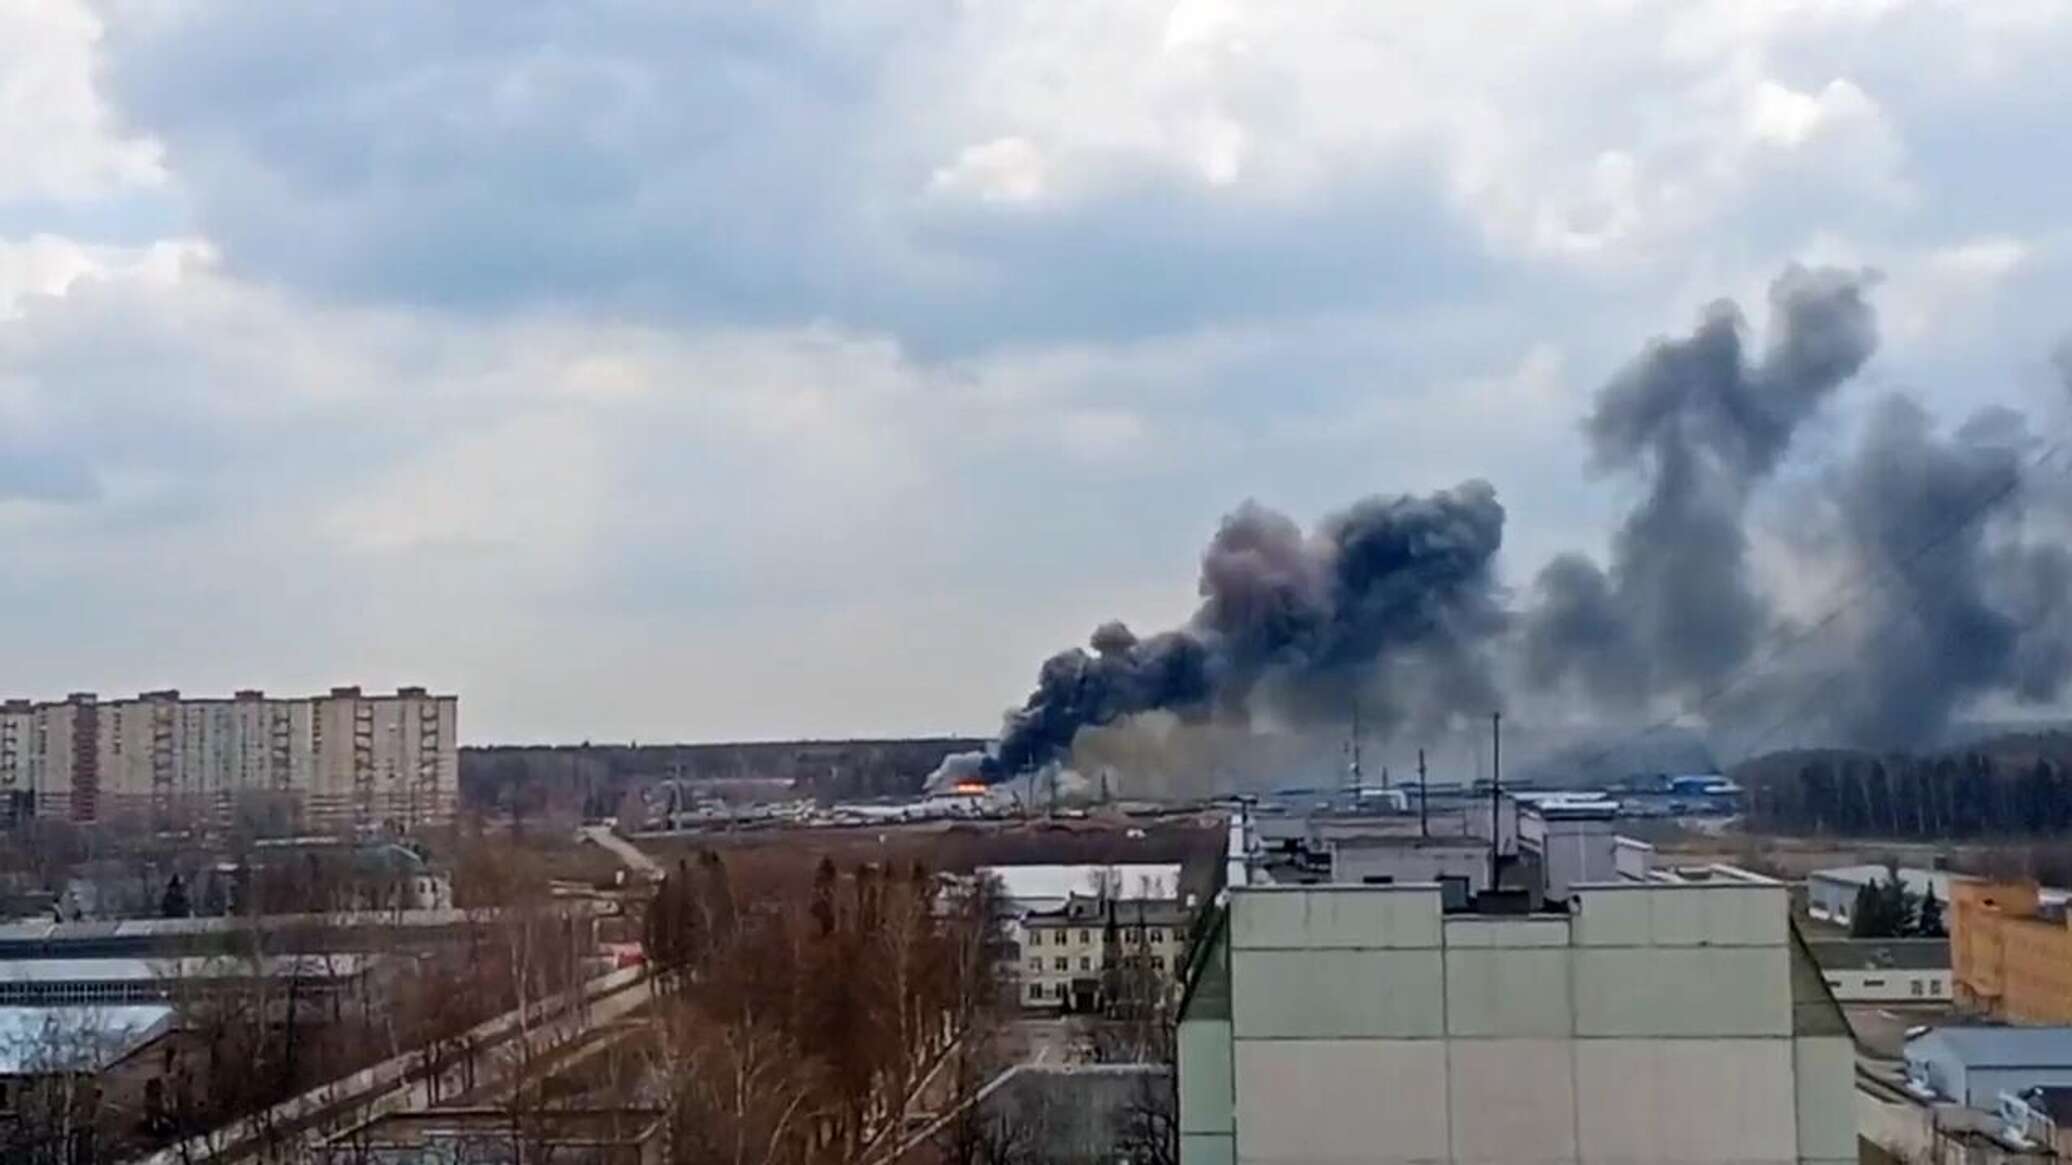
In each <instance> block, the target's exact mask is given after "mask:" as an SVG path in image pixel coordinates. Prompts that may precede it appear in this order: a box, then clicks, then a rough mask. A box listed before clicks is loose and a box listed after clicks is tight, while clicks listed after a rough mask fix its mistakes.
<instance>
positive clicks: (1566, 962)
mask: <svg viewBox="0 0 2072 1165" xmlns="http://www.w3.org/2000/svg"><path fill="white" fill-rule="evenodd" d="M1528 902H1529V900H1527V899H1525V898H1523V897H1522V896H1520V895H1518V894H1515V893H1510V892H1505V893H1499V894H1493V895H1488V896H1485V897H1484V898H1482V899H1480V900H1479V901H1478V902H1477V903H1476V904H1475V905H1474V906H1471V907H1470V908H1468V909H1461V910H1452V911H1449V910H1447V909H1445V908H1444V904H1443V899H1442V895H1441V891H1440V888H1439V887H1437V886H1430V885H1427V886H1415V885H1394V886H1375V885H1315V886H1302V885H1296V886H1272V885H1267V886H1260V885H1236V886H1233V887H1232V888H1231V890H1230V893H1229V895H1228V905H1227V909H1224V910H1222V911H1219V912H1218V915H1217V917H1216V918H1215V920H1214V921H1213V922H1212V923H1211V924H1210V925H1211V926H1213V928H1214V929H1213V932H1212V933H1211V935H1210V936H1209V937H1207V938H1206V939H1205V941H1204V947H1203V949H1202V951H1201V953H1200V954H1199V955H1198V956H1197V957H1196V959H1195V962H1194V964H1193V966H1192V967H1191V968H1190V972H1189V982H1188V984H1187V987H1186V994H1185V997H1184V999H1183V1002H1182V1006H1181V1013H1180V1029H1179V1071H1180V1082H1179V1083H1180V1126H1181V1138H1182V1139H1181V1146H1182V1147H1181V1159H1182V1161H1183V1162H1185V1163H1186V1165H1211V1163H1214V1165H1224V1163H1231V1162H1246V1163H1259V1165H1269V1163H1290V1165H1292V1163H1294V1162H1304V1163H1311V1165H1314V1163H1325V1162H1354V1161H1363V1162H1404V1163H1408V1162H1422V1163H1436V1162H1485V1163H1496V1162H1506V1163H1509V1162H1521V1161H1542V1162H1557V1161H1558V1162H1576V1163H1586V1162H1605V1163H1612V1162H1618V1163H1622V1165H1626V1163H1632V1162H1641V1161H1649V1162H1652V1161H1683V1162H1721V1163H1725V1162H1735V1163H1738V1165H1757V1163H1777V1165H1785V1163H1801V1165H1803V1163H1812V1162H1819V1163H1823V1165H1829V1163H1831V1165H1840V1163H1842V1162H1853V1161H1855V1160H1856V1159H1857V1143H1856V1124H1855V1102H1854V1081H1855V1054H1854V1049H1853V1046H1852V1043H1851V1040H1850V1038H1849V1034H1848V1028H1847V1026H1846V1024H1845V1023H1844V1021H1843V1018H1842V1015H1841V1012H1840V1009H1839V1008H1838V1007H1837V1006H1836V1004H1835V1002H1834V1000H1833V998H1832V997H1831V996H1830V995H1829V994H1828V992H1827V989H1826V987H1825V985H1824V984H1823V983H1822V981H1821V978H1820V973H1819V970H1818V968H1817V967H1815V966H1814V964H1813V961H1812V958H1811V956H1810V955H1809V954H1808V953H1807V951H1806V949H1805V945H1804V943H1803V942H1802V941H1801V940H1800V939H1799V938H1798V936H1797V935H1796V934H1795V933H1794V932H1793V930H1792V928H1791V924H1790V901H1789V895H1788V891H1787V888H1786V887H1785V886H1784V885H1783V884H1782V883H1779V882H1776V881H1773V880H1770V879H1767V878H1762V877H1759V876H1757V875H1754V874H1750V873H1747V872H1745V871H1741V870H1737V869H1732V868H1730V867H1708V868H1706V869H1704V870H1692V871H1682V872H1672V871H1657V872H1653V873H1650V874H1649V875H1648V880H1647V881H1642V882H1630V883H1623V884H1584V885H1579V886H1577V887H1575V888H1574V889H1573V892H1572V894H1571V895H1570V896H1569V898H1568V899H1566V900H1565V901H1560V902H1547V903H1546V904H1545V908H1544V909H1541V910H1537V911H1533V910H1527V909H1525V905H1526V904H1528Z"/></svg>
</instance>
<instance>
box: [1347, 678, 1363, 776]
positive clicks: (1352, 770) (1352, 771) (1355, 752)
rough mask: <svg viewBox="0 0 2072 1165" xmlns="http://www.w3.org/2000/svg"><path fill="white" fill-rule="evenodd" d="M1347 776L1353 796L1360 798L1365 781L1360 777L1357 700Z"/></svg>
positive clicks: (1355, 702)
mask: <svg viewBox="0 0 2072 1165" xmlns="http://www.w3.org/2000/svg"><path fill="white" fill-rule="evenodd" d="M1346 776H1347V777H1348V778H1350V780H1351V782H1352V790H1353V795H1354V796H1355V797H1357V796H1359V793H1360V787H1361V785H1363V784H1364V783H1365V781H1364V779H1363V778H1362V777H1361V775H1360V704H1359V701H1357V700H1355V701H1354V702H1353V740H1352V764H1351V765H1350V766H1349V767H1348V768H1347V769H1346Z"/></svg>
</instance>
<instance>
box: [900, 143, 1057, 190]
mask: <svg viewBox="0 0 2072 1165" xmlns="http://www.w3.org/2000/svg"><path fill="white" fill-rule="evenodd" d="M928 185H929V186H930V188H932V189H935V190H941V191H947V192H949V193H952V194H973V195H976V196H978V197H979V198H982V199H985V200H986V201H988V202H1032V201H1034V200H1036V199H1037V198H1040V197H1042V195H1043V152H1042V151H1041V150H1038V149H1037V148H1036V147H1035V146H1034V145H1033V144H1031V143H1030V142H1029V140H1028V139H1027V138H1019V137H1004V138H994V139H993V140H992V141H989V142H984V143H982V144H980V145H975V146H967V147H966V148H965V149H964V150H962V151H961V152H959V153H958V155H957V160H956V161H955V162H952V163H951V164H949V165H947V166H944V167H941V168H940V169H938V170H936V172H935V174H934V176H933V177H931V178H930V179H929V180H928Z"/></svg>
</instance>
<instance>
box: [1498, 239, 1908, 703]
mask: <svg viewBox="0 0 2072 1165" xmlns="http://www.w3.org/2000/svg"><path fill="white" fill-rule="evenodd" d="M1865 285H1866V278H1865V276H1863V275H1860V274H1855V273H1850V272H1844V271H1836V270H1806V269H1804V268H1800V267H1796V266H1794V267H1791V268H1788V269H1787V270H1786V271H1785V272H1784V273H1783V274H1782V275H1780V276H1779V277H1778V278H1777V279H1776V281H1775V282H1773V283H1772V284H1771V286H1770V295H1769V300H1770V312H1771V316H1772V320H1771V337H1770V343H1769V346H1768V347H1767V348H1766V349H1765V350H1764V351H1763V353H1762V355H1761V358H1760V359H1756V360H1751V359H1750V358H1749V355H1748V353H1747V350H1746V349H1747V341H1746V338H1745V334H1744V333H1745V327H1744V324H1743V321H1742V317H1741V313H1740V310H1739V309H1738V308H1736V307H1735V306H1734V305H1733V304H1732V303H1730V302H1727V301H1720V302H1718V303H1715V304H1713V305H1712V306H1711V307H1709V308H1707V309H1706V311H1705V313H1704V316H1703V318H1702V319H1701V320H1700V322H1699V324H1698V327H1697V329H1696V330H1695V331H1693V332H1692V333H1691V335H1690V336H1688V337H1686V338H1684V339H1679V340H1666V339H1665V340H1657V341H1655V342H1654V343H1652V344H1650V345H1649V346H1648V348H1647V350H1646V351H1644V352H1643V353H1642V354H1641V355H1640V356H1639V358H1637V359H1636V360H1634V362H1633V363H1632V364H1630V365H1628V366H1627V367H1626V368H1625V369H1624V370H1623V371H1621V372H1620V373H1619V374H1618V375H1617V376H1615V377H1613V379H1612V380H1611V382H1610V383H1608V384H1606V385H1605V386H1604V388H1602V389H1601V390H1599V392H1598V394H1597V400H1596V404H1595V408H1594V409H1593V411H1592V412H1591V414H1590V416H1589V418H1588V419H1587V421H1586V422H1585V425H1584V432H1585V434H1586V436H1587V437H1588V439H1589V442H1590V447H1591V452H1592V457H1593V461H1594V463H1595V465H1596V466H1597V467H1598V468H1599V469H1601V470H1605V471H1608V472H1611V473H1615V474H1624V475H1628V476H1631V477H1634V478H1637V479H1639V480H1640V481H1642V482H1643V483H1645V488H1646V492H1645V494H1644V496H1643V497H1642V499H1641V501H1640V503H1639V505H1638V506H1637V507H1636V508H1635V509H1634V511H1633V512H1632V513H1631V514H1630V515H1628V516H1627V518H1626V521H1625V523H1624V524H1623V525H1622V526H1621V527H1620V529H1619V531H1618V534H1617V535H1616V537H1615V539H1614V541H1613V546H1612V561H1611V569H1610V571H1609V573H1607V572H1605V571H1603V570H1600V569H1599V568H1598V566H1597V565H1596V564H1595V563H1594V562H1592V561H1591V560H1589V559H1588V558H1586V557H1583V556H1581V555H1573V554H1570V555H1563V556H1561V557H1559V558H1557V559H1555V560H1554V561H1553V562H1551V563H1550V564H1548V566H1547V567H1546V568H1544V569H1543V570H1542V571H1541V572H1540V575H1539V577H1538V579H1537V580H1536V581H1535V584H1534V585H1535V590H1536V592H1537V598H1538V603H1537V606H1536V607H1535V609H1534V610H1533V612H1532V613H1531V615H1530V617H1529V619H1528V620H1527V622H1526V628H1525V634H1524V654H1525V658H1524V664H1525V672H1526V675H1527V677H1528V678H1529V679H1530V680H1531V681H1532V682H1533V683H1534V684H1535V685H1536V686H1539V687H1543V688H1544V687H1553V686H1556V685H1558V684H1560V683H1562V682H1563V681H1565V680H1568V679H1570V678H1571V677H1573V678H1574V680H1575V682H1577V683H1579V684H1580V685H1581V686H1582V687H1583V689H1584V690H1585V692H1586V693H1587V694H1588V695H1590V696H1591V697H1592V698H1594V699H1595V700H1596V701H1598V702H1599V703H1600V704H1602V705H1607V706H1614V707H1618V706H1624V707H1631V706H1634V705H1637V704H1638V703H1640V702H1641V701H1642V700H1644V699H1646V698H1647V697H1649V696H1650V695H1652V694H1656V693H1666V694H1672V695H1683V696H1686V697H1688V696H1690V695H1693V694H1696V693H1700V692H1703V691H1706V690H1707V689H1709V688H1711V687H1712V686H1713V685H1715V684H1717V683H1719V682H1720V681H1721V680H1722V679H1723V678H1724V677H1726V676H1727V675H1729V674H1731V673H1732V672H1733V671H1734V670H1735V669H1737V668H1739V667H1740V666H1741V665H1742V664H1743V663H1745V662H1746V661H1747V660H1748V658H1749V655H1750V653H1751V652H1752V651H1753V649H1754V648H1755V646H1756V644H1757V642H1758V640H1759V639H1760V637H1761V636H1762V635H1763V633H1764V632H1765V631H1766V630H1767V629H1768V627H1769V625H1770V620H1771V614H1770V611H1771V605H1770V603H1769V602H1768V601H1767V600H1766V599H1765V598H1764V597H1763V596H1762V595H1761V594H1759V593H1758V592H1757V591H1756V590H1755V588H1754V585H1753V583H1752V582H1751V580H1750V578H1749V572H1748V565H1747V556H1748V537H1747V535H1746V533H1745V532H1744V529H1743V520H1744V516H1745V513H1746V510H1747V503H1748V499H1749V495H1750V493H1751V491H1752V490H1753V489H1754V488H1755V487H1756V486H1758V485H1759V484H1760V483H1761V482H1763V481H1764V480H1765V479H1767V478H1768V477H1769V476H1770V474H1771V473H1772V471H1774V470H1775V469H1776V467H1777V463H1778V460H1779V459H1780V458H1781V457H1782V456H1783V455H1784V453H1785V451H1786V449H1787V448H1789V446H1790V444H1791V440H1792V436H1793V434H1794V432H1795V431H1796V430H1797V429H1798V428H1799V426H1800V425H1801V424H1802V423H1803V422H1804V421H1805V420H1806V419H1807V418H1808V417H1810V416H1811V415H1812V414H1813V413H1814V411H1815V410H1817V409H1818V408H1819V407H1820V405H1821V404H1822V402H1824V401H1825V400H1827V398H1828V397H1830V396H1831V395H1833V394H1834V392H1835V390H1836V389H1837V388H1839V387H1840V386H1841V385H1842V384H1843V383H1844V382H1845V381H1847V380H1848V379H1849V378H1850V377H1851V376H1854V375H1855V374H1856V371H1857V370H1858V369H1859V368H1861V367H1862V366H1863V363H1864V361H1865V360H1867V359H1868V358H1869V357H1870V355H1871V352H1872V350H1873V349H1874V348H1875V347H1876V344H1877V337H1876V329H1875V326H1874V321H1873V317H1872V312H1871V308H1870V305H1869V304H1868V303H1867V302H1866V301H1865V299H1864V289H1865Z"/></svg>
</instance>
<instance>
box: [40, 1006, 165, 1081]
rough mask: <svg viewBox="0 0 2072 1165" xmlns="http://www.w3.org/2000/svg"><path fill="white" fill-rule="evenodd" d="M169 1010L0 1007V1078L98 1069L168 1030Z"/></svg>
mask: <svg viewBox="0 0 2072 1165" xmlns="http://www.w3.org/2000/svg"><path fill="white" fill-rule="evenodd" d="M172 1021H173V1009H172V1008H170V1007H167V1006H165V1005H163V1004H148V1005H143V1006H135V1007H0V1076H22V1075H30V1074H35V1073H41V1072H67V1071H69V1072H78V1071H91V1070H93V1069H96V1068H102V1067H105V1066H107V1065H108V1064H111V1063H113V1062H114V1061H116V1060H120V1059H121V1058H123V1057H124V1056H127V1055H129V1054H130V1053H131V1052H133V1051H135V1050H137V1049H138V1048H140V1047H142V1046H143V1045H144V1044H145V1043H146V1042H148V1041H150V1040H153V1039H156V1038H157V1037H158V1035H159V1034H160V1033H161V1032H164V1031H166V1030H167V1029H169V1028H170V1027H171V1026H172Z"/></svg>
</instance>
